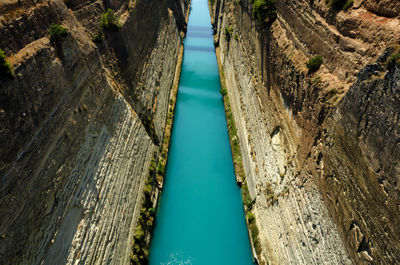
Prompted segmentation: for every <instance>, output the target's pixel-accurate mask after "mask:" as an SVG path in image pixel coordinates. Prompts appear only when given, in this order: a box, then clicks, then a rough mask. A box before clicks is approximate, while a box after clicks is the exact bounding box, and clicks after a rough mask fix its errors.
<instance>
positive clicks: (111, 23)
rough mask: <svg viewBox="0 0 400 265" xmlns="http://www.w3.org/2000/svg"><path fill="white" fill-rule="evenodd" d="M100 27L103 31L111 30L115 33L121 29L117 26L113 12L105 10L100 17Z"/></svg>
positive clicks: (117, 22) (116, 18)
mask: <svg viewBox="0 0 400 265" xmlns="http://www.w3.org/2000/svg"><path fill="white" fill-rule="evenodd" d="M100 26H101V28H102V29H104V30H113V31H117V30H119V29H120V28H121V25H120V24H119V21H118V17H117V16H116V15H115V12H114V10H112V9H110V8H109V9H107V11H106V12H105V13H104V14H103V15H101V23H100Z"/></svg>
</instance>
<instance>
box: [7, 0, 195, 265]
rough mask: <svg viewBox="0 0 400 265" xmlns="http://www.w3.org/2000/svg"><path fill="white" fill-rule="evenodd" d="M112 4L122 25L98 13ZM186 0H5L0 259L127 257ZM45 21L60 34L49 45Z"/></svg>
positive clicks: (161, 124)
mask: <svg viewBox="0 0 400 265" xmlns="http://www.w3.org/2000/svg"><path fill="white" fill-rule="evenodd" d="M108 7H111V8H113V9H114V10H116V14H117V16H118V17H119V22H120V24H121V28H120V29H119V30H118V31H105V32H104V35H103V38H102V40H101V41H100V42H98V43H94V42H93V41H92V38H93V37H94V36H95V35H96V34H98V33H99V32H101V29H100V17H101V15H102V13H103V12H105V10H106V8H108ZM186 7H187V4H186V3H185V2H183V1H61V0H47V1H45V0H44V1H28V0H26V1H6V2H5V3H1V4H0V10H1V11H2V12H1V16H0V48H1V49H3V50H4V51H5V52H6V55H7V58H8V60H9V61H10V62H11V63H12V65H13V68H14V70H15V78H13V79H5V80H0V86H1V88H0V110H1V111H0V131H1V136H0V139H1V144H0V149H1V150H0V153H1V159H0V173H1V174H0V177H1V179H0V180H1V182H0V183H1V185H0V235H1V238H0V264H77V263H79V264H127V263H129V255H130V252H131V247H132V242H133V233H134V228H135V226H136V220H137V217H138V214H139V212H140V209H141V201H142V200H141V198H142V195H143V186H144V182H145V180H146V178H147V176H148V169H149V165H150V161H151V159H152V157H153V155H154V152H155V151H156V150H158V148H159V144H160V142H161V141H162V138H163V133H164V128H165V121H166V116H167V114H168V101H169V96H170V90H171V87H172V83H173V81H174V76H175V71H176V64H177V61H178V53H179V50H180V46H181V36H182V35H183V33H182V32H181V31H184V30H185V28H184V26H185V20H184V17H183V15H182V14H184V13H185V9H186ZM51 23H58V24H61V25H63V26H64V27H66V28H67V29H68V31H69V33H68V35H67V36H66V37H65V38H63V39H62V40H60V41H57V42H52V41H50V39H49V35H48V31H47V29H48V28H49V25H50V24H51Z"/></svg>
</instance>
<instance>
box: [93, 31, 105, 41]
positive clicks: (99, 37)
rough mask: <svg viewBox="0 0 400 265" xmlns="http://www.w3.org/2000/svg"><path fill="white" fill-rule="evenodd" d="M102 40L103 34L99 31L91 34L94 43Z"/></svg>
mask: <svg viewBox="0 0 400 265" xmlns="http://www.w3.org/2000/svg"><path fill="white" fill-rule="evenodd" d="M102 40H103V34H102V33H101V32H99V33H97V34H96V35H94V36H93V38H92V41H93V42H96V43H100V42H102Z"/></svg>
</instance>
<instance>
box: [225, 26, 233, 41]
mask: <svg viewBox="0 0 400 265" xmlns="http://www.w3.org/2000/svg"><path fill="white" fill-rule="evenodd" d="M232 32H233V27H232V26H225V31H224V35H225V40H226V41H227V42H229V41H230V40H231V37H232Z"/></svg>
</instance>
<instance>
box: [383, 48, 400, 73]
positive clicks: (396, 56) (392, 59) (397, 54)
mask: <svg viewBox="0 0 400 265" xmlns="http://www.w3.org/2000/svg"><path fill="white" fill-rule="evenodd" d="M399 60H400V51H398V52H394V53H393V54H392V55H391V56H390V57H389V58H388V60H387V61H386V68H387V69H390V68H392V67H393V66H394V65H395V64H396V63H397V62H398V61H399Z"/></svg>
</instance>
